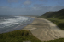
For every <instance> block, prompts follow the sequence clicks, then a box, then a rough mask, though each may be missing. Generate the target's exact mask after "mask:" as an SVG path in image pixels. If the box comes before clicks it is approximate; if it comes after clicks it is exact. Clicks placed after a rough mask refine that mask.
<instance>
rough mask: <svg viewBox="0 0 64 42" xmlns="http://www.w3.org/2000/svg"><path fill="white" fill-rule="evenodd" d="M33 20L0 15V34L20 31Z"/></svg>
mask: <svg viewBox="0 0 64 42" xmlns="http://www.w3.org/2000/svg"><path fill="white" fill-rule="evenodd" d="M33 20H34V18H30V17H25V16H9V15H0V33H6V32H10V31H13V30H21V29H23V28H24V27H25V26H26V25H28V24H30V23H32V22H33Z"/></svg>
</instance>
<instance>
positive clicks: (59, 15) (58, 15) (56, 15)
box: [41, 9, 64, 19]
mask: <svg viewBox="0 0 64 42" xmlns="http://www.w3.org/2000/svg"><path fill="white" fill-rule="evenodd" d="M41 17H45V18H60V19H64V9H62V10H59V11H56V12H47V13H45V14H43V15H41Z"/></svg>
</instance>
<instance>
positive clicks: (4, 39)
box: [0, 30, 41, 42]
mask: <svg viewBox="0 0 64 42" xmlns="http://www.w3.org/2000/svg"><path fill="white" fill-rule="evenodd" d="M23 41H31V42H41V41H40V40H39V39H37V38H36V37H35V36H33V35H32V34H31V33H30V31H29V30H15V31H12V32H8V33H3V34H0V42H23Z"/></svg>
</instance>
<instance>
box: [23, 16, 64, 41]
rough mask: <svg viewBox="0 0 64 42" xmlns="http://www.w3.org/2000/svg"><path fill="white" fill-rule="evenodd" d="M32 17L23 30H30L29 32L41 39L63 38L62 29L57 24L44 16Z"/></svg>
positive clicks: (63, 32)
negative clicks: (31, 20)
mask: <svg viewBox="0 0 64 42" xmlns="http://www.w3.org/2000/svg"><path fill="white" fill-rule="evenodd" d="M34 18H35V20H34V21H33V22H32V23H31V24H29V25H27V26H25V27H24V28H23V30H30V31H31V33H32V34H33V35H34V36H35V37H37V38H38V39H40V40H41V41H49V40H55V39H59V38H64V31H63V30H60V29H59V28H58V27H57V25H55V24H53V23H52V22H50V21H48V20H47V19H44V18H36V17H34Z"/></svg>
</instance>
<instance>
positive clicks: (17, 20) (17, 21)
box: [0, 16, 30, 28]
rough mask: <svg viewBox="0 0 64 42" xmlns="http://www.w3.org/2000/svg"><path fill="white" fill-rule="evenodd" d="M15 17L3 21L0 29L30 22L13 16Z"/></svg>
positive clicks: (24, 18) (27, 19) (25, 18)
mask: <svg viewBox="0 0 64 42" xmlns="http://www.w3.org/2000/svg"><path fill="white" fill-rule="evenodd" d="M15 17H16V18H9V19H5V21H3V22H1V23H0V28H3V27H6V26H10V25H14V24H21V23H23V22H26V21H30V18H28V17H23V16H15ZM2 25H3V26H2Z"/></svg>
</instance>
